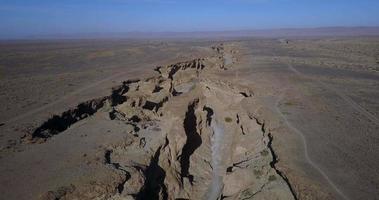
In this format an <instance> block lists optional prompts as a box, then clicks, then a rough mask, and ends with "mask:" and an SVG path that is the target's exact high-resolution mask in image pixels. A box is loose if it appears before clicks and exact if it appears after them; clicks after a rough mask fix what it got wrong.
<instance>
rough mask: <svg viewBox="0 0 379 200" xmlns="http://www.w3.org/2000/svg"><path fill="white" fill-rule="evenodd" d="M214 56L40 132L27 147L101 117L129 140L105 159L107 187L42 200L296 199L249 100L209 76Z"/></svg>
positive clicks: (126, 87) (129, 84) (127, 88)
mask: <svg viewBox="0 0 379 200" xmlns="http://www.w3.org/2000/svg"><path fill="white" fill-rule="evenodd" d="M212 48H213V49H214V50H215V51H216V53H217V56H216V58H214V57H211V58H199V59H194V60H191V61H188V62H180V63H176V64H173V65H168V66H165V67H157V68H156V69H155V70H156V71H157V72H158V75H157V76H155V77H151V78H149V79H146V80H138V81H126V82H124V83H123V84H122V85H121V86H120V87H117V88H115V89H113V91H112V94H111V95H110V96H108V97H103V98H100V99H97V100H92V101H88V102H86V103H83V104H80V105H79V106H78V107H77V108H75V109H73V110H69V111H67V112H64V113H63V114H62V115H60V116H54V117H53V118H51V119H49V120H48V121H46V122H45V123H43V124H42V125H41V126H40V127H38V128H37V129H36V130H35V131H34V132H33V134H31V140H35V139H40V138H41V139H44V141H45V140H46V139H48V138H50V137H52V136H54V135H56V134H59V133H61V132H63V131H65V130H66V129H68V128H69V127H70V126H72V125H73V124H74V123H76V122H78V121H80V120H84V119H86V118H87V117H89V116H91V115H95V114H96V113H97V112H102V113H107V116H108V118H107V119H104V120H117V121H118V122H120V123H122V124H124V125H125V130H126V132H127V134H128V135H127V137H126V138H127V139H126V141H123V142H120V143H119V144H115V145H113V146H112V147H109V148H108V149H106V150H105V152H104V163H103V164H104V165H106V166H108V167H109V168H111V169H112V171H114V173H113V177H112V179H110V180H108V182H107V183H98V182H96V183H93V184H90V185H84V186H83V185H80V186H72V187H71V186H70V187H64V188H61V189H58V190H57V191H52V192H47V193H46V195H44V196H43V199H94V198H96V199H296V195H295V193H294V191H293V189H292V187H291V184H290V182H289V180H288V179H287V178H286V176H285V175H284V174H283V173H282V172H280V171H279V170H277V169H276V168H275V164H276V163H277V162H278V159H277V157H276V155H275V153H274V150H273V149H272V146H271V145H270V144H271V141H272V140H273V138H272V136H271V135H270V134H269V133H266V131H265V129H264V124H259V123H258V122H257V121H256V120H255V119H253V118H251V117H249V113H247V111H245V110H244V109H243V107H242V106H241V102H242V101H250V100H252V99H253V98H254V97H253V92H252V91H250V90H249V89H248V88H245V87H242V86H240V85H233V84H231V83H229V82H225V81H221V80H219V79H218V78H217V76H216V75H214V74H215V73H214V72H217V71H218V70H220V68H221V69H223V67H220V66H224V64H225V63H224V60H223V59H224V53H225V48H224V46H223V45H219V46H216V47H212ZM230 64H231V63H229V65H230Z"/></svg>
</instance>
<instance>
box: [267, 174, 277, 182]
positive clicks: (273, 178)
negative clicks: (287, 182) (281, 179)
mask: <svg viewBox="0 0 379 200" xmlns="http://www.w3.org/2000/svg"><path fill="white" fill-rule="evenodd" d="M275 180H276V176H275V175H270V176H269V177H268V181H270V182H271V181H275Z"/></svg>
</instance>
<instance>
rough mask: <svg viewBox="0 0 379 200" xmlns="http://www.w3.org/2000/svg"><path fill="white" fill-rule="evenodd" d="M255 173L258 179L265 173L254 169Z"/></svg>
mask: <svg viewBox="0 0 379 200" xmlns="http://www.w3.org/2000/svg"><path fill="white" fill-rule="evenodd" d="M253 173H254V175H255V177H257V178H258V179H259V178H260V177H261V176H262V175H263V172H262V171H261V170H259V169H254V171H253Z"/></svg>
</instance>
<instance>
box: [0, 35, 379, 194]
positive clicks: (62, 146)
mask: <svg viewBox="0 0 379 200" xmlns="http://www.w3.org/2000/svg"><path fill="white" fill-rule="evenodd" d="M0 104H1V107H0V199H17V200H19V199H20V200H21V199H111V200H118V199H225V200H227V199H270V200H271V199H352V200H355V199H359V200H360V199H362V200H366V199H378V198H379V172H378V170H377V166H379V159H378V155H379V134H378V133H379V37H375V36H370V37H363V36H360V37H357V36H355V37H347V36H345V37H342V36H340V37H332V36H328V37H327V36H323V37H315V36H314V37H288V38H285V37H276V38H274V37H271V38H253V37H236V38H203V39H200V38H198V39H98V40H95V39H87V40H44V41H38V40H33V41H1V42H0Z"/></svg>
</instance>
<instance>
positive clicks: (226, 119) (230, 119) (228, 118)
mask: <svg viewBox="0 0 379 200" xmlns="http://www.w3.org/2000/svg"><path fill="white" fill-rule="evenodd" d="M225 121H226V122H228V123H230V122H232V121H233V119H232V118H230V117H225Z"/></svg>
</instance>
